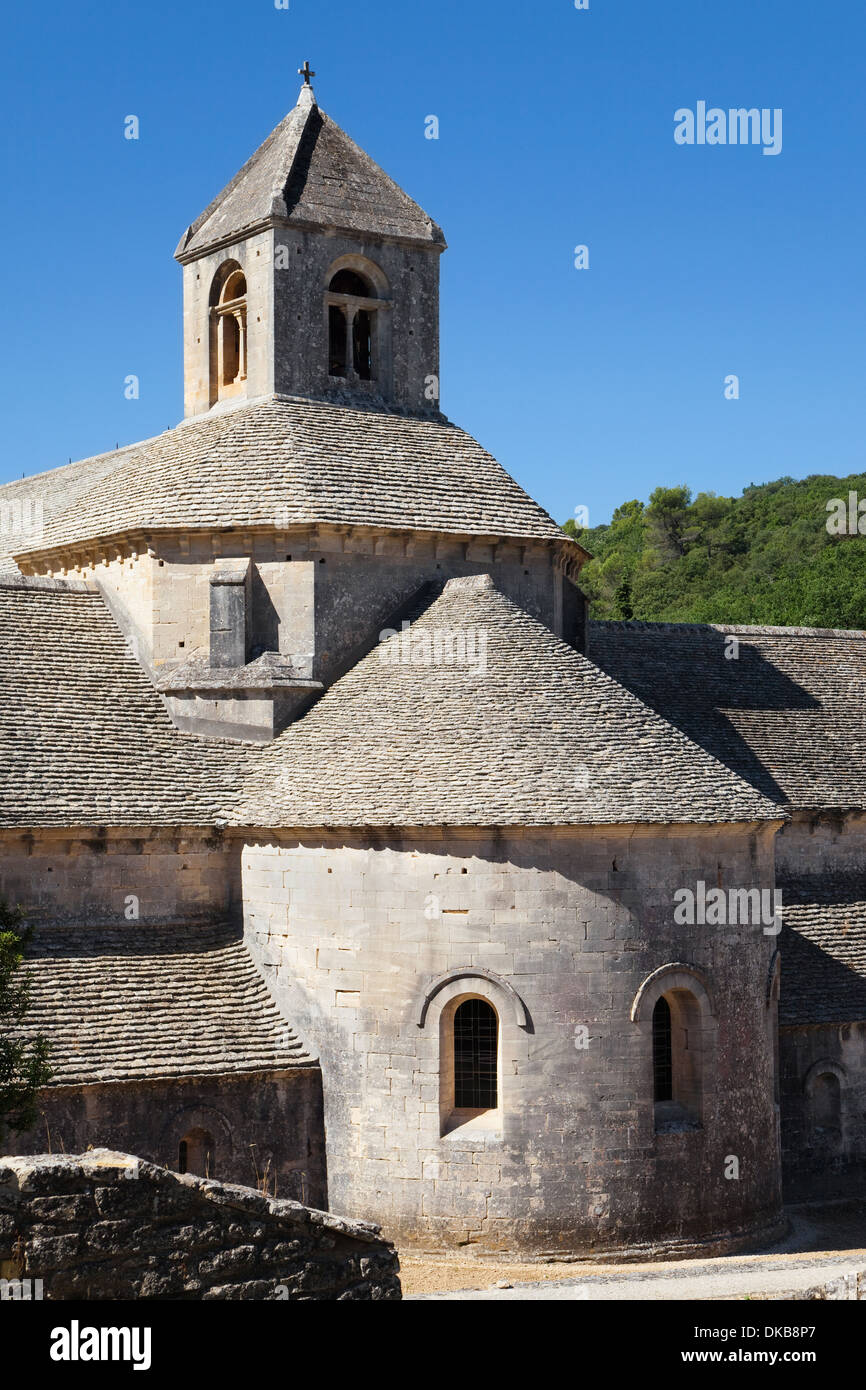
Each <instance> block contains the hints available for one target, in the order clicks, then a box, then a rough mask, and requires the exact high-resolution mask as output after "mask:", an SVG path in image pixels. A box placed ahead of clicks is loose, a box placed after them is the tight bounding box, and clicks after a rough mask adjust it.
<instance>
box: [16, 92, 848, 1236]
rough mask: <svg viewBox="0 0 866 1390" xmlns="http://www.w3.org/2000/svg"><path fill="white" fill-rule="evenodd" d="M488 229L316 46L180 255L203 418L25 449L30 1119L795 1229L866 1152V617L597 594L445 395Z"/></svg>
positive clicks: (476, 1220)
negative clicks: (620, 600) (402, 159)
mask: <svg viewBox="0 0 866 1390" xmlns="http://www.w3.org/2000/svg"><path fill="white" fill-rule="evenodd" d="M444 250H445V241H444V237H443V234H442V232H441V231H440V229H439V227H438V226H437V225H436V224H435V223H434V222H432V221H431V220H430V218H429V217H428V216H427V215H426V213H424V212H422V210H421V209H420V208H419V207H418V206H417V205H416V204H415V203H414V202H413V201H412V200H411V199H410V198H409V197H408V196H407V195H406V194H405V193H404V192H403V191H402V190H401V189H400V188H398V187H397V186H396V185H395V184H394V183H393V182H392V181H391V180H390V179H389V178H388V177H387V176H386V175H385V174H384V173H383V172H382V170H381V169H380V168H379V167H378V166H377V165H376V164H374V163H373V161H372V160H371V159H369V158H368V156H367V155H365V154H364V153H363V152H362V151H361V150H360V149H359V148H358V147H357V146H356V145H355V144H354V143H353V142H352V141H351V140H350V139H349V137H348V136H347V135H345V134H344V133H343V131H342V130H341V129H340V128H339V127H338V126H337V125H335V124H334V122H333V121H331V120H330V119H329V118H328V117H327V116H326V115H324V114H323V112H322V111H321V110H320V109H319V107H318V105H317V102H316V99H315V96H314V94H313V89H312V87H311V86H310V85H309V82H308V81H307V82H306V83H305V85H304V87H303V90H302V92H301V95H300V99H299V101H298V104H297V106H296V107H295V108H294V109H293V110H292V111H291V112H290V113H289V115H288V116H287V117H286V118H285V120H284V121H283V122H282V123H281V124H280V125H279V126H278V127H277V128H276V130H274V131H273V133H272V134H271V135H270V136H269V137H268V139H267V140H266V141H265V142H264V144H263V145H262V146H261V147H260V148H259V149H258V150H257V151H256V152H255V154H253V156H252V158H251V159H250V160H249V161H248V163H247V164H246V165H245V166H244V167H243V168H242V169H241V171H240V173H238V174H237V175H236V177H235V178H234V179H232V181H231V182H230V183H229V184H228V185H227V187H226V188H225V189H224V190H223V192H222V193H220V195H219V196H218V197H217V198H216V199H215V200H214V201H213V202H212V203H211V205H210V206H209V207H208V208H206V209H205V211H204V212H203V213H202V214H201V216H200V217H199V218H198V219H197V220H196V221H195V222H193V224H192V225H191V226H190V227H189V228H188V230H187V231H186V232H185V233H184V235H183V237H182V238H181V241H180V245H179V246H178V248H177V252H176V256H177V259H178V261H179V262H180V264H181V266H182V267H183V288H184V373H185V397H186V410H185V419H184V421H183V423H182V424H180V425H178V426H177V428H175V429H171V430H169V431H167V432H166V433H165V434H161V435H159V436H157V437H156V438H154V439H149V440H145V441H144V442H142V443H139V444H135V445H132V446H129V447H125V448H122V449H118V450H117V451H115V452H113V453H110V454H104V455H100V456H99V457H95V458H89V459H85V460H83V461H81V462H78V463H72V464H70V465H69V466H68V467H63V468H58V469H56V470H54V471H52V472H50V473H44V474H41V475H39V476H37V477H35V478H34V477H31V478H28V479H26V480H23V481H21V482H16V483H10V484H8V485H7V486H6V487H5V488H3V489H2V490H0V504H2V506H3V508H5V512H4V514H5V515H8V516H11V515H14V514H16V508H17V511H18V514H20V515H23V514H24V512H25V510H26V508H25V505H24V504H25V503H26V504H28V505H29V504H32V502H33V500H34V499H37V500H38V503H39V509H40V513H41V522H40V525H39V526H38V527H36V526H33V525H31V526H29V527H27V526H23V525H22V527H21V528H19V531H18V532H16V533H15V534H14V535H12V536H11V538H10V537H9V535H8V534H7V536H6V537H5V539H6V542H7V544H6V546H5V555H4V559H3V568H2V576H0V624H2V638H0V642H2V646H0V652H2V655H0V682H2V701H0V728H2V736H3V741H4V748H3V769H4V775H3V795H2V803H0V827H2V828H0V884H2V893H3V895H4V896H5V897H6V898H7V899H8V900H10V901H12V902H15V903H20V904H21V905H22V907H23V908H24V909H25V912H26V915H27V917H28V918H29V920H30V922H31V923H32V924H33V925H34V927H35V931H34V936H33V940H32V942H31V945H30V947H29V959H28V962H27V965H26V969H27V970H28V972H29V974H30V977H31V981H32V1006H31V1010H30V1013H29V1015H28V1020H27V1025H26V1026H27V1028H28V1029H29V1030H33V1031H36V1030H38V1031H41V1032H43V1033H45V1034H46V1035H47V1036H48V1038H49V1039H50V1042H51V1047H52V1054H51V1055H52V1065H53V1069H54V1070H53V1079H52V1082H51V1084H50V1085H49V1086H48V1087H47V1088H46V1089H45V1090H44V1091H43V1093H42V1095H41V1098H40V1105H39V1120H38V1124H37V1126H36V1128H35V1129H34V1130H33V1131H32V1132H30V1133H27V1134H21V1135H17V1136H12V1138H11V1140H9V1141H7V1144H8V1146H9V1147H10V1150H11V1151H12V1152H16V1153H32V1152H37V1153H40V1152H46V1151H49V1150H50V1151H53V1152H58V1151H60V1150H61V1149H64V1150H65V1151H66V1152H80V1151H82V1150H84V1149H86V1148H87V1147H88V1146H89V1145H93V1146H107V1147H109V1148H112V1149H119V1150H123V1151H126V1152H128V1153H134V1154H138V1155H141V1156H142V1157H144V1158H147V1159H150V1160H154V1161H156V1162H158V1163H162V1164H165V1165H167V1166H168V1167H170V1168H174V1169H178V1170H180V1171H191V1172H197V1173H202V1174H205V1175H210V1176H215V1177H217V1178H220V1179H225V1180H230V1181H238V1182H241V1183H246V1184H255V1183H256V1181H257V1180H258V1181H260V1182H267V1184H268V1186H269V1190H270V1191H271V1192H274V1191H275V1192H276V1194H277V1196H287V1197H295V1198H297V1199H299V1200H301V1201H303V1202H305V1203H307V1204H309V1205H312V1206H318V1207H327V1208H329V1209H330V1210H332V1211H335V1212H338V1213H341V1214H345V1215H349V1216H358V1217H362V1218H367V1219H370V1220H373V1221H376V1222H379V1223H380V1224H381V1225H382V1226H383V1228H384V1230H385V1233H386V1234H387V1235H389V1236H390V1237H392V1238H393V1239H395V1240H396V1241H397V1242H398V1243H402V1244H404V1245H407V1246H408V1245H414V1246H416V1247H421V1248H426V1249H429V1250H444V1249H447V1248H449V1247H454V1246H457V1245H460V1246H471V1247H474V1248H475V1249H476V1250H478V1251H479V1252H486V1251H494V1250H513V1251H520V1252H523V1253H526V1254H529V1255H540V1254H543V1253H551V1252H553V1253H565V1254H569V1253H571V1254H580V1253H583V1254H587V1253H592V1252H602V1251H609V1250H614V1249H618V1250H634V1251H638V1250H648V1249H653V1250H666V1251H668V1252H677V1251H679V1252H686V1251H688V1250H697V1249H705V1250H706V1249H733V1248H736V1246H737V1245H738V1244H744V1243H746V1242H748V1241H754V1240H757V1239H767V1238H771V1237H772V1235H773V1233H774V1232H777V1231H779V1230H780V1229H781V1227H782V1217H781V1203H782V1198H783V1194H784V1197H785V1199H786V1200H788V1201H797V1200H802V1199H806V1198H810V1197H814V1196H819V1197H822V1198H827V1197H834V1196H844V1195H851V1194H853V1193H855V1192H857V1191H861V1192H862V1191H863V1186H862V1183H863V1179H862V1174H863V1163H864V1160H866V762H864V757H863V746H864V733H866V633H863V632H831V631H814V630H801V629H778V628H743V627H740V628H729V629H722V628H720V627H711V626H690V625H668V624H658V625H656V624H646V623H610V622H602V623H593V622H591V621H589V618H588V615H587V611H586V604H585V601H584V598H583V595H582V593H581V590H580V587H579V572H580V568H581V564H582V562H583V561H584V560H585V559H586V558H587V557H586V554H585V552H584V551H583V550H582V549H581V547H580V546H579V545H578V544H576V543H575V542H574V541H573V540H572V539H570V538H569V537H568V536H566V535H565V534H564V533H563V532H562V531H561V530H560V528H559V526H557V524H556V523H555V522H554V521H553V520H552V519H551V518H550V517H549V516H548V515H547V514H546V513H545V512H544V511H543V510H542V509H541V507H539V506H538V505H537V504H536V503H535V502H533V501H532V499H531V498H530V497H529V496H528V495H527V494H526V493H525V492H524V491H523V490H522V489H521V488H520V487H519V486H518V485H517V484H516V483H515V482H514V481H513V480H512V479H511V478H510V477H509V476H508V474H507V473H506V472H505V471H504V470H503V469H502V468H501V467H500V465H499V464H498V463H497V462H496V461H495V460H494V459H493V458H492V457H491V456H490V455H489V454H488V453H486V452H485V450H484V449H483V448H482V447H481V446H480V445H479V444H478V443H476V442H475V440H474V439H472V438H471V437H470V436H469V435H467V434H465V433H464V432H463V431H462V430H461V429H459V428H458V427H457V426H456V425H453V424H451V423H450V421H449V420H448V419H447V418H446V417H445V416H444V415H443V414H442V413H441V412H440V409H439V399H438V398H439V360H438V286H439V258H440V255H441V254H442V252H443V251H444ZM170 329H171V325H166V331H167V332H169V331H170ZM527 408H528V409H531V408H533V407H532V404H531V403H527ZM32 511H33V509H32V506H31V508H30V514H31V515H32ZM7 529H8V528H7ZM383 634H384V636H383ZM731 637H733V638H735V639H736V641H735V642H731V640H730V639H731ZM684 891H686V892H687V893H689V892H690V893H692V894H693V895H695V900H696V901H698V900H699V904H700V906H701V907H703V905H704V903H706V904H707V905H708V906H707V909H706V912H703V913H702V912H698V913H697V914H692V915H693V918H694V920H693V921H692V922H687V921H683V920H682V917H683V914H682V913H681V912H680V911H678V909H677V906H676V904H677V903H678V902H679V901H680V900H681V899H682V895H683V892H684ZM777 891H780V892H781V896H782V902H783V910H782V914H781V923H780V921H779V920H778V917H777V916H776V915H774V914H771V916H770V918H769V919H767V918H766V917H765V916H764V915H763V914H757V915H756V913H755V912H754V911H752V910H751V909H752V908H754V906H755V904H756V903H763V902H765V901H766V900H767V899H768V898H769V899H772V898H773V895H774V893H775V892H777ZM711 903H712V904H714V905H715V908H714V910H711V908H710V906H709V904H711ZM719 904H721V905H722V906H721V907H720V906H719ZM734 908H739V909H745V910H740V911H737V910H733V909H734ZM723 909H724V910H723Z"/></svg>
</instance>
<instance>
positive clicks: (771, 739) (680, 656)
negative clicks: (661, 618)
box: [589, 622, 866, 809]
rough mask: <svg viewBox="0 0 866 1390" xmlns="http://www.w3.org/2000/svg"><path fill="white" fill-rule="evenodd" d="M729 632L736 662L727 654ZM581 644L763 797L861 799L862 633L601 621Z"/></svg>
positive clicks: (810, 801)
mask: <svg viewBox="0 0 866 1390" xmlns="http://www.w3.org/2000/svg"><path fill="white" fill-rule="evenodd" d="M727 634H730V635H733V636H735V637H737V639H738V641H739V658H738V659H737V660H726V659H725V646H726V642H725V638H726V635H727ZM589 651H590V655H591V657H592V659H593V660H594V661H596V662H598V664H599V666H601V667H602V668H603V669H604V670H605V671H607V672H608V673H609V674H610V675H611V676H613V677H614V678H615V679H616V680H618V681H621V682H622V684H623V685H625V686H627V687H628V688H629V690H632V691H634V693H635V694H636V695H637V696H638V697H639V698H640V699H641V700H644V701H645V702H646V703H647V704H648V705H651V706H652V708H653V709H655V710H658V711H659V712H660V713H661V714H662V715H664V717H665V719H668V720H669V721H670V722H671V723H672V724H676V726H677V727H678V728H679V729H682V730H683V732H684V733H686V734H688V736H689V738H691V739H694V741H695V742H696V743H699V744H700V745H701V747H702V748H705V749H706V750H707V751H708V752H709V753H712V754H713V756H714V757H716V758H718V759H720V761H722V762H723V763H725V764H726V766H727V767H729V768H730V769H731V770H732V771H733V772H736V773H737V774H738V775H739V776H740V777H743V778H745V779H746V780H747V781H749V782H751V783H752V784H753V785H754V786H755V787H756V788H758V789H759V790H760V791H762V792H764V794H765V795H766V796H769V797H771V798H772V799H774V800H778V801H780V802H783V803H785V804H787V805H789V806H791V807H793V808H796V809H812V808H821V807H823V808H831V807H835V808H862V807H864V806H866V760H864V759H863V757H862V756H861V750H862V749H863V747H864V744H866V632H860V631H854V632H840V631H835V630H832V631H831V630H824V629H817V628H769V627H723V626H717V625H710V624H687V623H682V624H678V623H613V622H599V623H592V624H590V634H589Z"/></svg>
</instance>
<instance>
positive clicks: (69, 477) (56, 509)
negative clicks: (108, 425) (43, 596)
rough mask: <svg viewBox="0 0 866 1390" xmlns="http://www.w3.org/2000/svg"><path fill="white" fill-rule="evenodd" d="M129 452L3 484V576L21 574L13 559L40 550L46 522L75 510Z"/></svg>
mask: <svg viewBox="0 0 866 1390" xmlns="http://www.w3.org/2000/svg"><path fill="white" fill-rule="evenodd" d="M148 443H150V441H149V440H148V441H146V442H145V443H143V444H138V445H134V446H132V447H133V448H135V449H142V448H145V447H146V446H147V444H148ZM128 452H129V450H128V449H125V448H124V449H119V450H114V451H112V452H111V453H108V454H96V455H94V457H93V458H88V459H79V460H78V462H77V463H65V464H63V465H62V467H60V468H51V469H48V470H46V471H45V472H43V473H32V474H31V475H30V476H29V477H27V478H17V479H15V481H14V482H11V483H2V484H0V516H2V518H3V525H2V526H0V577H3V576H5V575H11V576H14V575H17V574H18V573H19V572H20V571H19V569H18V566H17V565H16V563H15V561H14V559H13V556H14V555H15V554H16V553H17V552H18V551H19V550H22V549H33V548H34V547H35V548H38V546H39V545H40V544H41V543H42V538H43V536H44V530H45V523H46V522H49V521H51V519H52V518H53V517H56V516H59V515H60V514H61V513H63V512H65V511H66V510H67V509H68V508H74V506H75V504H76V502H77V501H78V498H79V497H81V496H82V495H83V494H84V493H86V492H88V491H89V489H90V488H91V487H93V486H94V484H95V483H97V482H99V481H100V480H101V479H102V478H104V477H105V476H106V475H107V474H108V473H113V472H114V471H115V470H116V469H117V468H119V467H120V466H121V464H122V463H123V461H124V460H125V458H126V456H127V453H128ZM34 520H35V521H36V524H35V525H34V524H33V523H34Z"/></svg>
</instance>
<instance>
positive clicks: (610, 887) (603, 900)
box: [243, 826, 780, 1254]
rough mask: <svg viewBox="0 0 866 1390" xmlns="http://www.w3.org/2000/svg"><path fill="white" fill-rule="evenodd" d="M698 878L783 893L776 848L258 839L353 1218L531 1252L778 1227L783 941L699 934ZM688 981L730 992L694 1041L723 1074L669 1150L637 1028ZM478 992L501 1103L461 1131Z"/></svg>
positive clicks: (710, 834)
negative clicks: (492, 1024)
mask: <svg viewBox="0 0 866 1390" xmlns="http://www.w3.org/2000/svg"><path fill="white" fill-rule="evenodd" d="M699 879H703V880H705V881H706V882H708V883H710V884H713V885H715V884H719V885H721V886H725V887H742V886H756V887H762V886H764V887H771V886H772V883H773V863H772V832H771V831H769V830H767V829H766V828H765V829H763V830H761V831H759V832H755V831H753V830H749V829H748V828H746V827H740V828H737V827H728V828H725V827H720V826H713V827H706V828H700V827H692V828H686V827H673V826H666V827H656V828H650V827H646V828H641V829H639V828H635V827H631V828H629V827H624V828H621V829H619V830H617V829H616V828H612V829H606V830H590V829H561V830H548V829H545V830H539V831H528V830H527V831H520V830H510V829H509V830H507V831H506V830H503V831H501V832H493V831H481V830H479V831H466V832H461V831H451V830H448V831H444V830H443V831H442V832H429V833H426V834H425V833H423V832H407V833H405V834H403V835H402V836H401V835H399V834H396V833H395V834H388V833H385V832H383V833H381V834H379V835H376V834H375V833H371V834H369V835H367V836H364V835H363V834H360V833H358V834H348V833H347V834H345V835H339V834H336V833H335V834H331V835H325V836H316V835H311V834H305V833H300V834H299V835H298V836H296V837H294V838H293V837H292V836H290V835H288V834H283V835H281V836H278V837H271V838H269V839H267V840H265V839H264V838H262V839H261V840H259V841H256V842H250V843H248V844H247V846H246V848H245V849H244V853H243V880H244V897H245V917H246V932H247V939H248V943H249V945H250V948H251V949H252V950H253V951H254V952H255V953H256V954H257V955H258V958H259V960H260V962H261V964H262V965H263V967H264V969H265V972H266V975H267V977H268V979H269V987H270V988H271V990H272V992H273V993H274V994H275V996H276V997H277V998H278V1000H279V1001H280V1003H281V1006H282V1007H283V1009H284V1011H285V1013H286V1016H287V1017H290V1018H292V1019H293V1020H294V1021H295V1022H296V1024H297V1026H298V1028H299V1029H300V1030H301V1031H302V1033H303V1035H304V1037H305V1038H306V1039H308V1041H309V1043H310V1045H311V1046H312V1047H314V1048H315V1049H316V1051H317V1052H318V1054H319V1056H320V1058H321V1065H322V1073H323V1085H324V1093H325V1119H326V1134H327V1144H328V1177H329V1191H330V1198H331V1201H332V1203H333V1204H334V1205H335V1206H336V1207H337V1208H338V1209H340V1210H345V1211H349V1212H353V1213H356V1214H360V1213H362V1212H363V1213H366V1214H368V1215H370V1216H373V1217H375V1219H376V1220H379V1221H381V1222H382V1224H383V1227H384V1228H385V1230H386V1231H387V1233H388V1234H389V1235H391V1236H392V1237H393V1238H394V1239H399V1241H401V1242H404V1241H405V1242H407V1243H414V1244H417V1245H421V1246H424V1247H427V1248H435V1249H442V1248H449V1247H454V1246H456V1245H460V1246H470V1247H473V1246H474V1247H475V1248H480V1249H483V1250H504V1249H521V1250H523V1251H526V1252H528V1253H531V1254H540V1253H544V1252H554V1253H558V1252H559V1253H593V1252H595V1251H602V1250H605V1249H612V1248H619V1249H623V1248H640V1249H643V1250H647V1249H648V1248H650V1249H655V1248H659V1249H661V1248H665V1249H671V1248H677V1249H680V1250H684V1249H686V1248H689V1247H691V1246H699V1245H700V1244H701V1243H702V1242H713V1241H715V1242H721V1243H724V1242H730V1241H731V1239H732V1238H737V1237H739V1236H742V1235H743V1234H744V1233H748V1232H752V1233H754V1232H755V1230H756V1229H758V1228H765V1227H767V1226H771V1225H773V1224H774V1223H775V1222H776V1221H777V1219H778V1214H779V1202H780V1184H779V1155H778V1118H777V1108H776V1106H775V1105H774V1101H773V1093H774V1088H773V1070H774V1057H773V1052H774V1048H773V1030H774V1027H775V1013H774V1007H773V1005H772V1004H771V1003H769V1002H768V999H769V991H768V975H769V964H770V959H771V956H772V953H773V951H774V950H775V938H774V937H773V936H769V935H765V934H763V932H762V930H761V928H760V926H758V927H756V926H752V925H749V926H734V927H727V928H723V927H722V928H720V927H709V926H703V927H699V926H693V927H686V926H677V925H675V924H674V922H673V894H674V891H675V890H676V889H677V888H679V887H682V886H688V885H692V886H694V885H695V883H696V881H697V880H699ZM677 962H682V963H685V964H686V965H689V966H691V967H692V968H693V969H694V970H695V971H696V972H698V975H699V976H700V977H701V978H703V980H704V981H705V982H706V990H707V993H708V996H709V1004H708V1007H707V1009H706V1010H705V1011H704V1014H703V1015H702V1018H701V1021H700V1022H698V1023H697V1024H696V1027H695V1030H694V1031H693V1036H692V1039H691V1043H689V1042H688V1040H687V1041H686V1046H687V1048H688V1047H691V1049H692V1051H695V1050H697V1051H698V1052H700V1054H701V1057H702V1065H703V1098H702V1102H701V1106H702V1114H701V1124H700V1127H693V1128H691V1129H683V1130H682V1131H681V1132H656V1128H655V1114H654V1104H653V1090H652V1044H651V1022H650V1020H649V1018H648V1017H647V1016H643V1017H641V1018H639V1019H638V1020H637V1021H636V1020H635V1019H633V1017H632V1011H633V1009H634V1006H635V1000H636V996H637V995H638V992H639V991H640V990H641V988H642V986H646V985H647V981H648V979H649V977H650V976H651V975H653V972H655V971H657V970H659V969H660V968H662V967H665V966H667V965H672V964H675V963H677ZM689 978H691V977H689ZM671 983H672V984H675V983H676V980H674V979H673V978H672V979H671ZM696 988H698V990H699V992H700V986H696ZM473 996H475V997H482V998H486V999H488V1000H489V1001H490V1003H492V1004H493V1006H494V1008H495V1010H496V1012H497V1014H498V1019H499V1055H500V1063H499V1066H500V1076H499V1086H500V1105H499V1109H498V1111H488V1112H487V1113H486V1115H485V1116H483V1117H480V1118H478V1119H477V1120H476V1121H473V1122H472V1123H455V1121H459V1120H460V1119H461V1117H460V1116H458V1115H456V1114H455V1115H449V1114H448V1113H447V1108H448V1107H447V1095H446V1092H447V1087H448V1066H449V1063H448V1057H447V1053H448V1037H449V1032H448V1028H449V1020H450V1018H451V1016H452V1014H453V1009H454V1008H455V1007H456V1004H457V1002H458V1001H459V1000H460V999H461V998H466V997H473ZM582 1030H585V1033H584V1032H583V1031H582ZM730 1156H734V1157H735V1158H736V1159H737V1162H738V1168H739V1175H738V1177H736V1178H735V1179H729V1178H726V1176H725V1170H726V1164H727V1162H728V1159H729V1157H730Z"/></svg>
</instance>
